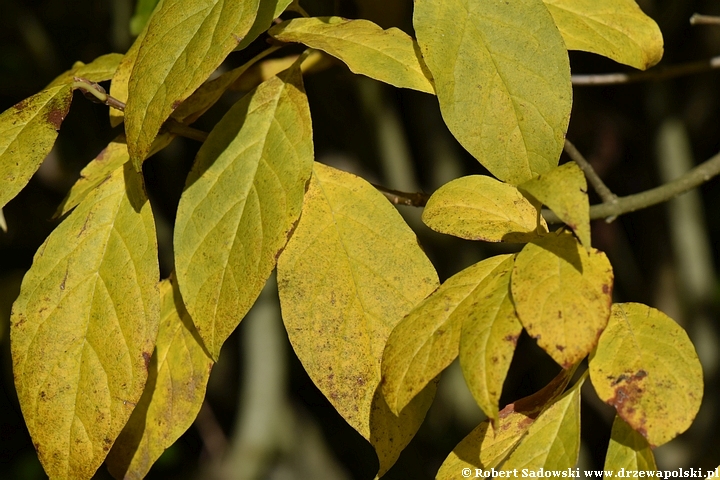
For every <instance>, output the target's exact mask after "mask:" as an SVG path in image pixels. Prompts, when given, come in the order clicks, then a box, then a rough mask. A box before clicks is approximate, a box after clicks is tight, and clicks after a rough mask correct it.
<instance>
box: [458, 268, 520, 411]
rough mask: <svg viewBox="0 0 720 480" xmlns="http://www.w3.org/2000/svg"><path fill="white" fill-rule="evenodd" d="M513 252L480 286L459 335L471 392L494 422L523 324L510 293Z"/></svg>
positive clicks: (464, 371)
mask: <svg viewBox="0 0 720 480" xmlns="http://www.w3.org/2000/svg"><path fill="white" fill-rule="evenodd" d="M514 261H515V258H514V256H513V257H511V258H508V259H507V260H505V261H504V262H503V264H502V267H503V269H502V270H500V267H498V269H497V270H499V271H496V272H495V275H494V276H493V278H492V279H489V281H488V283H487V285H486V286H485V288H484V289H483V292H482V293H483V295H484V297H483V298H482V300H481V303H480V304H479V305H477V306H476V307H475V308H476V310H475V311H474V312H473V314H471V315H469V316H468V317H466V318H465V321H464V322H463V326H462V334H461V336H460V366H461V367H462V371H463V374H464V376H465V380H466V382H467V385H468V388H469V389H470V393H472V395H473V397H475V400H476V401H477V402H478V405H480V408H482V410H483V412H485V414H486V415H487V416H488V417H489V418H490V419H491V420H492V421H493V422H497V418H498V402H499V401H500V394H501V393H502V387H503V383H504V382H505V376H506V375H507V372H508V370H509V369H510V362H511V361H512V358H513V354H514V353H515V347H516V345H517V339H518V338H519V337H520V332H522V325H521V324H520V320H519V319H518V317H517V314H516V313H515V305H513V302H512V298H511V297H510V273H511V271H512V266H513V263H514Z"/></svg>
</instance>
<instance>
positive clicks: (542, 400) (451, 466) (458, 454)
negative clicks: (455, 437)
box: [435, 369, 575, 480]
mask: <svg viewBox="0 0 720 480" xmlns="http://www.w3.org/2000/svg"><path fill="white" fill-rule="evenodd" d="M574 372H575V370H574V369H571V370H562V371H561V372H560V373H559V374H558V375H557V376H556V377H555V378H554V379H553V380H552V381H551V382H550V383H549V384H547V385H546V386H545V387H543V388H542V389H541V390H540V391H538V392H535V393H534V394H532V395H530V396H529V397H525V398H521V399H520V400H517V401H516V402H514V403H511V404H510V405H508V406H506V407H505V408H503V409H502V411H501V412H500V415H499V416H498V420H497V422H495V426H494V427H493V423H492V421H491V420H490V419H488V420H485V421H484V422H482V423H481V424H480V425H478V426H477V427H475V429H473V431H472V432H470V434H469V435H468V436H467V437H465V438H464V439H463V440H462V441H461V442H460V443H459V444H457V446H456V447H455V448H454V449H453V451H452V453H451V454H450V455H448V457H447V458H446V459H445V461H444V462H443V464H442V466H441V467H440V471H439V472H438V474H437V476H436V477H435V478H436V480H457V478H458V472H462V470H463V469H464V468H469V469H470V470H471V472H472V473H473V475H472V476H473V477H474V476H475V473H476V472H475V471H474V469H476V468H479V469H482V470H487V469H490V468H497V467H498V465H500V464H501V463H502V462H503V461H504V460H505V459H506V458H507V457H508V455H510V453H511V452H512V451H513V449H514V448H515V447H516V446H517V445H518V443H519V442H520V440H521V439H522V438H523V435H524V434H525V433H526V432H527V430H528V428H530V425H532V423H533V422H534V421H535V419H536V418H537V416H538V415H540V413H541V412H542V411H543V410H545V409H547V408H548V407H549V406H550V405H552V403H553V402H554V401H555V399H556V398H557V397H559V396H560V395H561V394H562V392H563V391H564V390H565V387H566V386H567V384H568V382H569V381H570V378H571V377H572V375H573V373H574ZM480 477H482V475H480Z"/></svg>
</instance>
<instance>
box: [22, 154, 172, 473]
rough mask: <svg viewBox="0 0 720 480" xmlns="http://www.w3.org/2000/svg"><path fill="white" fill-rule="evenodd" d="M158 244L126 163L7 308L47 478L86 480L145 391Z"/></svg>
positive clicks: (136, 178)
mask: <svg viewBox="0 0 720 480" xmlns="http://www.w3.org/2000/svg"><path fill="white" fill-rule="evenodd" d="M158 276H159V273H158V260H157V243H156V234H155V224H154V222H153V216H152V210H151V208H150V203H149V202H148V200H147V196H146V194H145V191H144V187H143V184H142V177H141V176H140V175H138V174H137V173H135V171H134V170H133V169H132V167H131V166H130V164H126V165H125V166H124V167H121V168H119V169H118V170H116V171H115V172H114V173H113V175H112V176H111V177H110V178H109V179H108V180H107V181H106V182H105V183H103V184H102V185H101V186H100V187H99V188H97V189H95V190H94V191H93V192H92V193H90V194H89V195H88V196H87V197H86V198H85V199H84V200H83V201H82V202H81V203H80V205H78V207H77V208H76V209H75V210H74V211H73V212H72V213H71V214H70V215H69V216H68V217H67V218H66V219H65V221H63V222H62V223H61V224H60V225H59V226H58V227H57V228H56V229H55V230H54V231H53V232H52V233H51V234H50V236H49V237H48V238H47V240H46V241H45V243H44V244H43V245H42V246H41V247H40V249H39V250H38V253H37V254H36V255H35V258H34V260H33V265H32V267H31V268H30V270H29V271H28V273H27V274H26V275H25V279H24V280H23V284H22V288H21V291H20V296H19V297H18V299H17V300H16V301H15V304H14V306H13V314H12V318H11V340H12V342H11V346H12V358H13V373H14V376H15V387H16V389H17V392H18V399H19V401H20V406H21V408H22V412H23V416H24V417H25V422H26V424H27V426H28V430H29V431H30V435H31V436H32V439H33V444H34V445H35V447H36V449H37V451H38V456H39V458H40V461H41V463H42V464H43V467H44V468H45V471H46V472H47V474H48V475H49V476H50V477H51V478H90V477H91V476H92V475H93V473H94V472H95V470H97V468H98V467H99V466H100V464H101V463H102V462H103V460H104V459H105V456H106V455H107V452H108V451H109V450H110V447H111V446H112V444H113V442H114V441H115V438H116V437H117V435H118V434H119V433H120V431H121V430H122V428H123V426H124V425H125V423H126V422H127V420H128V418H129V417H130V414H131V412H132V410H133V408H134V407H135V404H136V403H137V402H138V400H139V399H140V396H141V394H142V391H143V387H144V385H145V380H146V378H147V373H148V364H149V363H150V356H151V353H152V351H153V345H154V343H155V337H156V334H157V329H158V320H159V313H160V312H159V309H160V298H159V292H158V286H157V280H158Z"/></svg>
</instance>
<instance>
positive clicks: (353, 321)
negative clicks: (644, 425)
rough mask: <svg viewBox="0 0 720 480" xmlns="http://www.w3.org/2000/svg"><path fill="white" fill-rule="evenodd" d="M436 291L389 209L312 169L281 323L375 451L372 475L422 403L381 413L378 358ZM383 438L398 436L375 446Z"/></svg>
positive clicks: (283, 269)
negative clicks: (397, 328)
mask: <svg viewBox="0 0 720 480" xmlns="http://www.w3.org/2000/svg"><path fill="white" fill-rule="evenodd" d="M437 285H438V279H437V274H436V273H435V270H434V268H433V266H432V264H431V263H430V261H429V260H428V259H427V257H426V256H425V254H424V253H423V251H422V250H421V249H420V247H419V246H418V243H417V238H416V237H415V234H414V233H413V231H412V230H410V228H409V227H408V226H407V225H406V224H405V222H404V221H403V219H402V217H401V216H400V214H399V213H398V212H397V210H396V209H395V208H394V207H393V206H392V205H391V204H390V202H388V201H387V200H386V199H385V197H384V196H383V195H382V194H381V193H380V192H378V191H377V190H376V189H375V188H373V187H372V186H371V185H370V184H369V183H367V182H366V181H364V180H362V179H361V178H358V177H356V176H354V175H351V174H349V173H345V172H342V171H339V170H335V169H333V168H330V167H326V166H325V165H322V164H319V163H316V164H315V167H314V170H313V176H312V178H311V179H310V186H309V189H308V191H307V193H306V195H305V205H304V207H303V214H302V216H301V217H300V221H299V222H298V225H297V228H296V230H295V232H294V233H293V236H292V237H291V239H290V241H289V242H288V244H287V247H286V248H285V250H284V251H283V253H282V254H281V255H280V258H279V260H278V288H279V292H280V302H281V306H282V312H283V319H284V322H285V326H286V328H287V331H288V336H289V338H290V343H291V344H292V345H293V348H294V349H295V353H296V354H297V355H298V358H299V359H300V361H301V362H302V364H303V365H304V367H305V370H306V371H307V372H308V374H309V375H310V378H312V380H313V382H315V385H317V386H318V388H319V389H320V391H322V392H323V394H324V395H325V396H326V397H327V398H328V399H329V400H330V403H331V404H332V405H333V406H334V407H335V409H336V410H337V411H338V412H339V413H340V415H342V416H343V418H345V420H346V421H347V422H348V423H349V424H350V425H351V426H352V427H353V428H355V429H356V430H357V431H358V432H359V433H360V434H361V435H362V436H363V437H365V438H366V439H367V440H369V441H370V442H371V443H372V444H373V446H374V447H375V449H376V451H378V457H379V458H380V460H381V461H382V463H381V465H380V471H381V473H382V472H384V471H386V470H387V469H388V468H389V467H390V466H391V465H392V463H393V462H394V461H395V459H396V458H397V456H398V455H399V454H400V451H401V450H402V449H403V448H404V447H405V445H407V443H408V442H409V440H410V438H412V436H413V435H414V434H415V431H416V430H417V428H418V427H419V424H420V422H421V421H422V418H423V417H424V415H425V410H426V409H425V407H426V406H428V405H429V403H430V402H429V399H424V398H422V396H419V397H418V400H416V402H415V405H411V406H410V407H408V409H406V410H405V411H404V412H402V414H401V416H400V417H399V418H398V417H396V416H395V415H393V414H392V413H391V412H390V410H389V409H388V408H387V406H384V405H383V404H384V403H385V400H384V398H383V397H382V396H381V395H378V394H377V391H378V385H379V384H380V362H381V359H382V354H383V348H384V346H385V344H386V342H387V339H388V336H389V335H390V332H391V331H392V329H393V327H394V326H395V325H397V324H398V323H399V322H400V320H402V318H403V317H405V315H407V314H408V313H409V312H410V310H412V309H413V307H415V305H417V304H418V303H419V302H420V301H421V300H422V299H423V298H425V297H426V296H427V295H428V294H430V292H432V291H433V290H434V289H435V288H436V287H437ZM432 394H433V392H432V391H431V390H430V391H427V390H426V395H427V396H428V397H431V396H432ZM418 404H419V406H421V407H423V408H419V406H418ZM408 412H410V413H412V415H408ZM390 426H393V428H389V427H390ZM392 431H400V432H402V435H395V436H394V437H393V436H388V435H385V436H382V438H378V437H379V436H380V435H381V434H383V433H385V432H387V433H391V432H392ZM388 449H392V450H391V451H387V450H388Z"/></svg>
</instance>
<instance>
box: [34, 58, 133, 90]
mask: <svg viewBox="0 0 720 480" xmlns="http://www.w3.org/2000/svg"><path fill="white" fill-rule="evenodd" d="M122 58H123V55H122V54H120V53H108V54H107V55H101V56H99V57H98V58H96V59H95V60H93V61H92V62H90V63H88V64H84V63H83V62H75V64H74V65H73V66H72V68H71V69H70V70H68V71H67V72H64V73H62V74H60V75H58V76H57V77H56V78H55V80H53V81H52V82H51V83H50V85H48V86H47V87H45V88H46V89H47V88H50V87H57V86H60V85H69V84H71V83H73V77H82V78H84V79H86V80H90V81H91V82H104V81H105V80H110V79H111V78H112V77H113V75H114V74H115V70H116V69H117V67H118V65H119V63H120V60H122Z"/></svg>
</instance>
